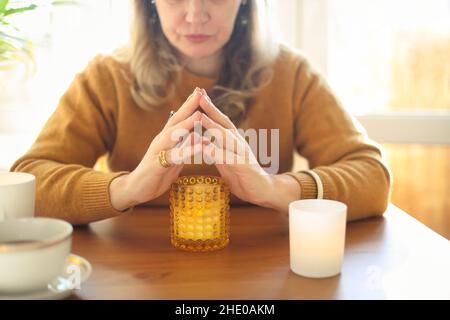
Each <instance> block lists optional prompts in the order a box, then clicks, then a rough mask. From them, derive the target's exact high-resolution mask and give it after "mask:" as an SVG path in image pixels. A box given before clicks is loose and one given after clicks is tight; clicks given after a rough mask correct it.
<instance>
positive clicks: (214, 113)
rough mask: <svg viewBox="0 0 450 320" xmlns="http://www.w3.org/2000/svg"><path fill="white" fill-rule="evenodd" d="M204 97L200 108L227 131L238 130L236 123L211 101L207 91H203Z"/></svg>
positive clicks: (201, 99)
mask: <svg viewBox="0 0 450 320" xmlns="http://www.w3.org/2000/svg"><path fill="white" fill-rule="evenodd" d="M202 93H203V95H202V97H201V98H200V101H199V102H200V107H201V108H202V110H204V111H205V113H206V114H207V115H208V116H209V117H210V118H211V119H212V120H214V121H215V122H217V123H218V124H220V125H221V126H222V127H224V128H227V129H234V130H237V129H236V126H235V125H234V123H233V122H232V121H231V120H230V118H228V116H227V115H225V114H224V113H223V112H222V111H220V110H219V109H218V108H217V107H216V106H215V105H214V104H213V103H212V101H211V99H210V98H209V96H208V94H207V92H206V90H205V89H202Z"/></svg>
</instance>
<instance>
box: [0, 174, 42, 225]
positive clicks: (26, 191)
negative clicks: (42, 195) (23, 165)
mask: <svg viewBox="0 0 450 320" xmlns="http://www.w3.org/2000/svg"><path fill="white" fill-rule="evenodd" d="M35 195H36V178H35V177H34V176H33V175H31V174H29V173H22V172H0V221H3V220H6V219H15V218H25V217H33V216H34V204H35Z"/></svg>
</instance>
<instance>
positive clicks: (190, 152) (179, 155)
mask: <svg viewBox="0 0 450 320" xmlns="http://www.w3.org/2000/svg"><path fill="white" fill-rule="evenodd" d="M208 143H209V141H208V140H207V139H206V138H205V137H202V136H200V135H199V134H198V133H196V132H193V133H191V134H190V135H189V136H188V138H187V139H186V140H185V141H184V142H183V144H182V145H181V146H179V147H175V148H173V149H171V150H170V161H171V162H170V163H172V164H174V165H180V164H186V163H191V158H192V157H193V156H196V155H197V154H201V153H202V151H203V146H205V145H207V144H208Z"/></svg>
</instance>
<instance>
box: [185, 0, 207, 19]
mask: <svg viewBox="0 0 450 320" xmlns="http://www.w3.org/2000/svg"><path fill="white" fill-rule="evenodd" d="M206 9H207V8H206V5H205V0H187V8H186V22H189V23H192V24H195V23H205V22H207V21H208V20H209V14H208V12H207V10H206Z"/></svg>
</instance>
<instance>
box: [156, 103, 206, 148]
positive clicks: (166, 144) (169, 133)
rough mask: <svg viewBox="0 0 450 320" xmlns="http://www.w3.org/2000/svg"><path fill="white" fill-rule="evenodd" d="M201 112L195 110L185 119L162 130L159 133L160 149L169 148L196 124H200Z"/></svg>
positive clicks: (182, 138)
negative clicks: (160, 133)
mask: <svg viewBox="0 0 450 320" xmlns="http://www.w3.org/2000/svg"><path fill="white" fill-rule="evenodd" d="M201 115H202V113H201V112H200V111H197V112H195V113H194V114H192V115H191V116H190V117H188V118H187V119H185V120H183V121H181V122H179V123H177V124H176V125H174V126H173V127H170V128H167V129H165V130H163V133H162V135H161V149H163V150H165V149H171V148H173V147H175V146H176V145H177V144H178V143H179V142H180V141H181V140H184V139H185V138H186V136H187V135H188V134H189V132H190V131H191V129H193V128H194V126H195V125H196V124H200V121H201Z"/></svg>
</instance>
